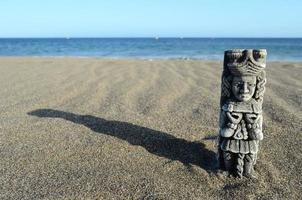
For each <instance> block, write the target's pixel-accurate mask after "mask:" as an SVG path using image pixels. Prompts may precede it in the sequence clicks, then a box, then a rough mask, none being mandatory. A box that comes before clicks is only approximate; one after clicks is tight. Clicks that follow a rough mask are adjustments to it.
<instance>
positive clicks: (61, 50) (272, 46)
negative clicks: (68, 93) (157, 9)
mask: <svg viewBox="0 0 302 200" xmlns="http://www.w3.org/2000/svg"><path fill="white" fill-rule="evenodd" d="M234 48H235V49H246V48H251V49H267V51H268V60H270V61H275V60H280V61H282V60H286V61H302V38H26V39H25V38H9V39H4V38H2V39H0V56H58V57H61V56H76V57H100V58H103V57H104V58H139V59H206V60H222V59H223V52H224V51H225V50H227V49H234Z"/></svg>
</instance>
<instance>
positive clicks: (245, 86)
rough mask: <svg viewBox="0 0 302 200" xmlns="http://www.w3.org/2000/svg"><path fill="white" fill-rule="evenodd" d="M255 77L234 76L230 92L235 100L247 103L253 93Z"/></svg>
mask: <svg viewBox="0 0 302 200" xmlns="http://www.w3.org/2000/svg"><path fill="white" fill-rule="evenodd" d="M255 88H256V77H255V76H240V77H237V76H235V77H234V78H233V81H232V92H233V94H234V96H235V97H236V99H237V100H239V101H249V100H250V99H251V98H252V97H253V95H254V92H255Z"/></svg>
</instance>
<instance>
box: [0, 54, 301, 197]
mask: <svg viewBox="0 0 302 200" xmlns="http://www.w3.org/2000/svg"><path fill="white" fill-rule="evenodd" d="M221 71H222V63H221V62H218V61H190V60H188V61H184V60H155V61H149V60H109V59H108V60H106V59H94V58H27V57H25V58H5V57H2V58H0V77H1V78H0V94H1V95H0V113H1V120H0V166H1V167H0V169H1V171H0V185H1V189H0V198H1V199H21V198H22V199H60V198H67V199H73V198H76V199H79V198H84V199H242V200H243V199H301V197H302V178H301V174H302V162H301V161H302V159H301V156H302V143H301V139H302V136H301V133H302V125H301V121H302V78H301V77H302V63H294V62H269V63H268V64H267V70H266V71H267V79H268V83H267V85H266V93H265V100H264V105H263V106H264V137H265V138H264V140H263V142H262V144H261V151H260V154H259V162H258V163H257V166H256V172H257V175H258V178H257V179H254V180H250V179H247V178H243V179H234V178H228V177H225V176H224V175H222V174H221V173H217V170H216V160H215V153H216V138H215V136H216V133H217V131H218V115H219V97H220V76H221Z"/></svg>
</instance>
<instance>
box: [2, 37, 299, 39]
mask: <svg viewBox="0 0 302 200" xmlns="http://www.w3.org/2000/svg"><path fill="white" fill-rule="evenodd" d="M176 38H177V39H302V36H301V37H224V36H222V37H211V36H206V37H185V36H184V37H183V36H164V37H160V36H146V37H144V36H137V37H133V36H130V37H107V36H105V37H86V36H84V37H68V36H65V37H64V36H59V37H0V39H176Z"/></svg>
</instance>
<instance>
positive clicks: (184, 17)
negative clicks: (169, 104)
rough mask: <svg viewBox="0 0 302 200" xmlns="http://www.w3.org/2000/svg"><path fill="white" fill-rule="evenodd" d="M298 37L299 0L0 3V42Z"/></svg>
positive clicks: (3, 0) (23, 0)
mask: <svg viewBox="0 0 302 200" xmlns="http://www.w3.org/2000/svg"><path fill="white" fill-rule="evenodd" d="M155 36H157V37H302V0H233V1H232V0H1V1H0V37H155Z"/></svg>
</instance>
